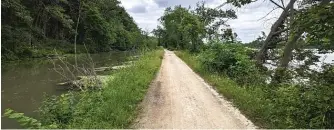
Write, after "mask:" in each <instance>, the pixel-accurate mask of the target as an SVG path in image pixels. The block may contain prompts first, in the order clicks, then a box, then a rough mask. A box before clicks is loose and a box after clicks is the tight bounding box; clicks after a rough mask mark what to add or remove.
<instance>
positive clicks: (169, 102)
mask: <svg viewBox="0 0 334 130" xmlns="http://www.w3.org/2000/svg"><path fill="white" fill-rule="evenodd" d="M141 107H142V108H143V109H142V110H141V113H140V114H139V117H138V119H137V120H136V122H135V124H134V127H135V128H150V129H153V128H160V129H164V128H235V129H245V128H247V129H254V128H256V127H255V126H254V125H253V123H252V122H251V121H249V120H248V119H247V118H245V117H244V116H243V115H242V114H241V113H240V112H239V111H238V110H237V109H236V108H235V107H233V106H232V105H231V103H230V102H228V101H226V100H225V99H223V98H222V97H220V96H219V94H218V93H217V92H216V91H214V90H213V89H212V87H211V86H209V85H208V84H206V83H205V82H204V80H203V79H202V78H201V77H199V76H198V75H197V74H196V73H194V72H193V71H192V70H191V69H190V68H189V67H188V66H187V65H186V64H185V63H184V62H183V61H182V60H181V59H180V58H178V57H177V56H176V55H175V54H174V53H173V52H172V51H168V50H165V54H164V58H163V60H162V65H161V68H160V71H159V73H158V75H157V77H156V79H155V80H154V81H153V82H152V84H151V85H150V88H149V89H148V93H147V95H146V97H145V99H144V101H143V102H142V104H141Z"/></svg>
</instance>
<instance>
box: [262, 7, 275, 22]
mask: <svg viewBox="0 0 334 130" xmlns="http://www.w3.org/2000/svg"><path fill="white" fill-rule="evenodd" d="M276 9H278V7H276V8H273V9H272V10H271V11H269V12H268V13H267V14H266V15H265V16H263V17H261V18H259V19H258V20H257V21H259V20H262V19H263V18H265V17H267V16H268V15H269V14H270V13H271V12H273V11H274V10H276Z"/></svg>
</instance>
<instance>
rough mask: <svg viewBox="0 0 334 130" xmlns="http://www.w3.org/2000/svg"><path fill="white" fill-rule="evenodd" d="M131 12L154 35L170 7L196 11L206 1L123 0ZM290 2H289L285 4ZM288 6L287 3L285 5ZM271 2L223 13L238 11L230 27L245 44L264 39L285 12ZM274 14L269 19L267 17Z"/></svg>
mask: <svg viewBox="0 0 334 130" xmlns="http://www.w3.org/2000/svg"><path fill="white" fill-rule="evenodd" d="M120 1H121V6H123V7H124V8H125V9H126V10H127V12H128V13H129V14H130V15H131V16H132V17H133V19H134V20H135V22H136V23H137V24H138V26H139V27H140V28H142V29H143V30H145V31H152V30H153V29H154V28H156V27H157V25H159V22H158V19H159V18H160V17H161V16H162V15H163V13H164V10H165V8H166V7H170V6H175V5H181V6H183V7H189V6H191V7H195V6H196V3H197V2H199V1H203V0H120ZM204 1H205V2H206V4H207V6H208V7H211V8H215V7H217V6H219V5H221V4H222V3H224V2H225V1H226V0H204ZM284 1H286V0H284ZM284 4H285V5H286V3H284ZM274 7H275V5H274V4H272V3H270V2H269V1H268V0H257V1H256V2H254V3H251V4H249V5H246V6H243V7H242V8H235V7H233V6H230V5H225V6H223V7H222V9H231V8H232V9H235V11H236V12H237V16H238V18H237V19H233V20H229V21H228V24H229V25H230V27H231V28H232V29H233V30H234V31H235V32H236V33H237V34H238V39H239V40H240V41H242V42H244V43H247V42H251V41H253V40H255V39H256V38H257V37H258V36H260V34H261V31H264V32H265V33H266V34H268V32H269V31H270V27H271V25H272V24H273V23H274V22H275V20H276V19H277V17H278V16H279V14H280V13H281V12H282V9H276V10H274V11H272V12H271V10H272V9H273V8H274ZM269 12H271V13H270V14H269V15H267V14H268V13H269Z"/></svg>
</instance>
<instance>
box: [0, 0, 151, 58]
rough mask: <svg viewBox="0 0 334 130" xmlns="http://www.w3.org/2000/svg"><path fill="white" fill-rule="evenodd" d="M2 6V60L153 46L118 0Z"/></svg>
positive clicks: (7, 0) (34, 0)
mask: <svg viewBox="0 0 334 130" xmlns="http://www.w3.org/2000/svg"><path fill="white" fill-rule="evenodd" d="M1 10H2V13H1V26H2V27H1V43H2V45H1V52H2V55H1V56H2V57H1V59H2V60H3V61H7V60H17V59H22V58H35V57H46V56H49V55H54V52H53V50H54V49H56V50H58V51H59V53H58V54H62V53H85V52H86V49H85V47H84V45H86V47H87V50H88V51H89V52H90V53H93V52H102V51H110V50H115V49H117V50H130V49H138V48H146V47H156V42H153V43H152V42H151V41H152V40H156V39H155V38H153V37H151V36H148V34H147V33H145V32H144V31H141V29H139V28H138V27H137V25H136V24H135V22H134V20H133V19H132V17H130V15H129V14H128V13H127V12H126V11H125V9H124V8H123V7H122V6H120V2H119V1H117V0H97V1H91V0H56V1H43V0H4V1H2V4H1ZM151 44H153V45H151Z"/></svg>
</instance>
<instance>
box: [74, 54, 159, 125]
mask: <svg viewBox="0 0 334 130" xmlns="http://www.w3.org/2000/svg"><path fill="white" fill-rule="evenodd" d="M162 54H163V50H158V51H153V52H146V53H145V54H143V55H142V57H141V58H140V60H139V61H137V62H136V63H135V65H134V66H132V67H130V68H126V69H123V70H121V71H119V72H118V73H116V74H115V75H113V76H114V77H115V78H114V79H113V80H112V81H110V82H109V83H108V85H107V87H106V88H105V89H104V90H103V91H101V92H96V93H92V94H89V95H87V97H84V98H83V99H81V102H80V103H79V104H78V109H80V110H79V111H78V112H77V113H75V115H74V118H73V120H72V122H71V123H70V125H69V128H128V127H129V125H130V124H131V122H132V121H133V119H134V118H135V117H136V115H137V113H136V112H137V111H136V108H137V104H138V103H139V102H141V101H142V99H143V97H144V96H145V94H146V91H147V89H148V86H149V84H150V82H151V81H152V79H153V78H154V77H155V74H156V72H157V70H158V68H159V67H160V64H161V59H162Z"/></svg>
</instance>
